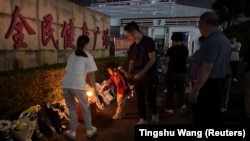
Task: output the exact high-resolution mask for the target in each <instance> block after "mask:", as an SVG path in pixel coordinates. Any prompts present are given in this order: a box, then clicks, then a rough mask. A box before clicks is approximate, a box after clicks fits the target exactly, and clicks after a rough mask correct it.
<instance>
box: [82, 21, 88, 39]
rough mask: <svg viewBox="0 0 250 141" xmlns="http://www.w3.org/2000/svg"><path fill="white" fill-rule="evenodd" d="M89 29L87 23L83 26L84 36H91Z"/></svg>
mask: <svg viewBox="0 0 250 141" xmlns="http://www.w3.org/2000/svg"><path fill="white" fill-rule="evenodd" d="M88 30H89V28H88V25H87V23H86V22H84V23H83V26H82V35H85V36H89V31H88Z"/></svg>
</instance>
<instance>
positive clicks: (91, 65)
mask: <svg viewBox="0 0 250 141" xmlns="http://www.w3.org/2000/svg"><path fill="white" fill-rule="evenodd" d="M93 71H97V66H96V63H95V61H94V59H93V56H92V55H91V54H88V62H87V72H93Z"/></svg>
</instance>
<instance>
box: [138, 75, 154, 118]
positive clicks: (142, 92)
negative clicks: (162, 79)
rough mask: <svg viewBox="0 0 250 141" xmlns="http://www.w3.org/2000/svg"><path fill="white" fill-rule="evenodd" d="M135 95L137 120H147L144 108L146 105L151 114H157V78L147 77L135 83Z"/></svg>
mask: <svg viewBox="0 0 250 141" xmlns="http://www.w3.org/2000/svg"><path fill="white" fill-rule="evenodd" d="M135 93H136V96H137V107H138V112H139V118H142V119H144V120H146V119H147V113H146V111H147V110H146V108H147V105H146V103H148V105H149V108H150V110H151V113H152V114H153V115H156V114H158V110H157V105H156V96H157V76H147V77H144V78H141V79H139V80H136V81H135Z"/></svg>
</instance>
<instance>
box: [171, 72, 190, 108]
mask: <svg viewBox="0 0 250 141" xmlns="http://www.w3.org/2000/svg"><path fill="white" fill-rule="evenodd" d="M186 79H187V74H186V73H171V74H167V75H166V82H167V96H166V108H168V109H174V94H175V92H177V93H178V95H179V99H180V100H179V101H180V104H181V106H182V105H183V104H185V103H186V98H185V84H186Z"/></svg>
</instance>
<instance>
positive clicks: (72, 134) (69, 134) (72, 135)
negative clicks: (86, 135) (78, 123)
mask: <svg viewBox="0 0 250 141" xmlns="http://www.w3.org/2000/svg"><path fill="white" fill-rule="evenodd" d="M65 136H66V137H68V138H69V139H73V140H74V139H76V131H70V130H68V131H66V132H65Z"/></svg>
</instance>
